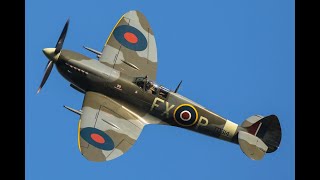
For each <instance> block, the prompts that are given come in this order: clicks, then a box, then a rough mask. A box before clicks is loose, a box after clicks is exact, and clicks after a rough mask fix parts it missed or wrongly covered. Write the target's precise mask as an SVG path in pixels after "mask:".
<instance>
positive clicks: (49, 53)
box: [42, 48, 59, 61]
mask: <svg viewBox="0 0 320 180" xmlns="http://www.w3.org/2000/svg"><path fill="white" fill-rule="evenodd" d="M55 50H56V48H44V49H42V52H43V54H44V55H46V56H47V58H48V59H50V60H53V61H56V60H58V57H59V56H57V55H58V54H55V52H54V51H55Z"/></svg>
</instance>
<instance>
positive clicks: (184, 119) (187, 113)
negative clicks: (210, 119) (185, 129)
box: [173, 104, 198, 126]
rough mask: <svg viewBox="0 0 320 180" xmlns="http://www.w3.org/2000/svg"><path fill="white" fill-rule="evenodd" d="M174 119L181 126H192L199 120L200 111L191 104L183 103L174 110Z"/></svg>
mask: <svg viewBox="0 0 320 180" xmlns="http://www.w3.org/2000/svg"><path fill="white" fill-rule="evenodd" d="M173 119H174V120H175V121H176V123H178V124H179V125H181V126H192V125H194V124H195V123H196V122H197V121H198V112H197V110H196V108H194V107H193V106H192V105H191V104H182V105H180V106H178V107H177V108H176V109H175V110H174V112H173Z"/></svg>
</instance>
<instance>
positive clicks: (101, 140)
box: [80, 127, 114, 151]
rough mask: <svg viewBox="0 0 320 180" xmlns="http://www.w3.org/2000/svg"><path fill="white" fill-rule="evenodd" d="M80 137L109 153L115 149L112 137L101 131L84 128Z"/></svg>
mask: <svg viewBox="0 0 320 180" xmlns="http://www.w3.org/2000/svg"><path fill="white" fill-rule="evenodd" d="M80 136H81V137H82V138H83V139H84V140H86V141H87V142H88V143H89V144H91V145H92V146H94V147H96V148H99V149H102V150H107V151H110V150H112V149H114V142H113V140H112V139H111V137H110V136H108V135H107V134H106V133H105V132H103V131H101V130H99V129H96V128H92V127H86V128H83V129H82V130H81V131H80Z"/></svg>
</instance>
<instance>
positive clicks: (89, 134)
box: [37, 11, 281, 161]
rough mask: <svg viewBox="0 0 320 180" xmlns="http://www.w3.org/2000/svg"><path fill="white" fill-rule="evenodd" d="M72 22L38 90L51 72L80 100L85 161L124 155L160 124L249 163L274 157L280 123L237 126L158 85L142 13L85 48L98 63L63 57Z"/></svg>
mask: <svg viewBox="0 0 320 180" xmlns="http://www.w3.org/2000/svg"><path fill="white" fill-rule="evenodd" d="M68 26H69V20H68V21H67V22H66V24H65V26H64V28H63V31H62V32H61V35H60V37H59V39H58V42H57V44H56V46H55V48H45V49H43V53H44V54H45V55H46V57H47V58H48V59H49V62H48V64H47V67H46V70H45V74H44V77H43V79H42V82H41V84H40V87H39V89H38V92H37V93H39V92H40V90H41V88H42V87H43V85H44V84H45V82H46V80H47V79H48V77H49V74H50V72H51V70H52V68H53V66H54V64H55V65H56V68H57V70H58V72H59V73H60V74H61V75H62V76H63V77H64V78H65V79H66V80H68V81H69V82H70V86H71V87H72V88H74V89H76V90H77V91H80V92H82V93H83V94H85V96H84V100H83V105H82V109H81V110H75V109H73V108H70V107H67V106H65V107H66V108H67V109H68V110H70V111H72V112H74V113H76V114H78V115H80V120H79V125H78V146H79V150H80V152H81V153H82V155H83V156H84V157H85V158H86V159H88V160H90V161H108V160H112V159H115V158H117V157H119V156H121V155H122V154H124V153H125V152H127V151H128V150H129V149H130V147H131V146H132V145H133V144H134V143H135V141H136V140H137V139H138V137H139V135H140V133H141V131H142V129H143V127H144V126H145V125H148V124H162V125H171V126H177V127H180V128H185V129H188V130H191V131H194V132H198V133H201V134H205V135H208V136H211V137H214V138H219V139H222V140H225V141H228V142H231V143H235V144H239V145H240V148H241V150H242V151H243V152H244V154H246V155H247V156H248V157H249V158H251V159H253V160H259V159H262V158H263V157H264V155H265V153H272V152H274V151H275V150H277V149H278V147H279V144H280V141H281V127H280V123H279V120H278V118H277V116H275V115H269V116H265V117H264V116H261V115H254V116H251V117H249V118H248V119H246V120H245V121H244V122H243V123H242V124H241V125H238V124H236V123H233V122H231V121H229V120H227V119H226V118H223V117H221V116H219V115H217V114H215V113H214V112H212V111H210V110H208V109H206V108H205V107H203V106H201V105H199V104H197V103H195V102H193V101H191V100H190V99H188V98H186V97H184V96H181V95H179V94H178V93H177V91H178V89H179V86H180V84H181V82H180V84H179V85H178V86H177V88H176V89H175V91H171V90H169V89H168V88H166V87H164V86H162V85H159V84H157V83H156V72H157V63H158V60H157V47H156V41H155V37H154V33H153V31H152V29H151V27H150V25H149V23H148V21H147V19H146V17H145V16H144V15H143V14H142V13H141V12H139V11H129V12H127V13H125V14H124V15H123V16H122V17H121V18H120V19H119V21H118V22H117V24H116V25H115V27H114V28H113V30H112V31H111V33H110V35H109V37H108V39H107V41H106V43H105V45H104V47H103V50H102V52H99V51H97V50H94V49H92V48H88V47H84V48H85V49H87V50H89V51H91V52H92V53H94V54H96V55H97V58H98V60H96V59H92V58H89V57H87V56H84V55H82V54H79V53H77V52H74V51H70V50H65V49H62V46H63V42H64V39H65V37H66V34H67V30H68Z"/></svg>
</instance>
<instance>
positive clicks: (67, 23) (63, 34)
mask: <svg viewBox="0 0 320 180" xmlns="http://www.w3.org/2000/svg"><path fill="white" fill-rule="evenodd" d="M68 27H69V19H68V20H67V22H66V24H65V25H64V27H63V30H62V32H61V34H60V37H59V39H58V42H57V44H56V50H55V51H54V53H55V54H58V53H59V52H60V51H61V49H62V45H63V42H64V39H65V37H66V35H67V31H68Z"/></svg>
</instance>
